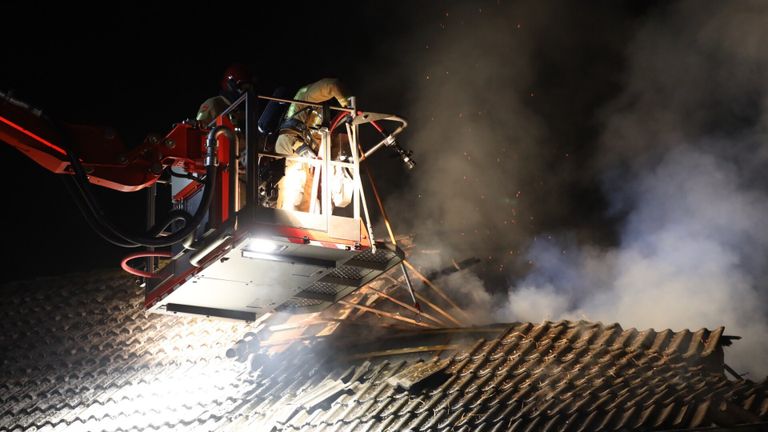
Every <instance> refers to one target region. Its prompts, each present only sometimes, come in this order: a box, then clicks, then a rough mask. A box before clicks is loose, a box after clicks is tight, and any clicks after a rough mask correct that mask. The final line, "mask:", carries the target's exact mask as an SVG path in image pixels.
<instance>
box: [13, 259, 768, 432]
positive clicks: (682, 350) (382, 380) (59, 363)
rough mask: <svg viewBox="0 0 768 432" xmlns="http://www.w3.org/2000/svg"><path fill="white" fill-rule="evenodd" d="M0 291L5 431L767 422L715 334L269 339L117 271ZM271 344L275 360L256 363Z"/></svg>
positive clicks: (529, 332) (543, 330)
mask: <svg viewBox="0 0 768 432" xmlns="http://www.w3.org/2000/svg"><path fill="white" fill-rule="evenodd" d="M3 290H4V294H5V301H4V302H3V305H2V314H3V320H2V324H1V325H2V332H0V343H1V344H2V353H3V355H2V367H1V368H0V377H1V378H0V431H31V430H64V429H83V430H146V429H153V430H163V429H168V430H178V429H185V430H241V429H244V430H256V429H258V430H270V429H271V430H276V431H293V430H334V431H336V430H350V431H351V430H420V431H443V430H467V431H469V430H472V431H477V430H488V431H490V430H515V431H517V430H520V431H537V430H568V431H579V430H583V431H600V430H638V429H640V430H666V429H686V428H696V427H704V426H718V427H731V426H734V425H738V424H751V425H754V426H753V427H754V429H753V430H759V428H760V427H765V426H766V423H768V381H765V382H763V383H754V382H751V381H748V380H742V379H738V378H737V377H728V376H727V375H726V374H725V372H724V367H725V363H724V360H723V346H724V345H728V344H729V343H730V342H731V338H730V337H728V336H725V335H724V334H723V332H724V329H723V328H718V329H713V330H707V329H701V330H697V331H688V330H683V331H677V332H675V331H671V330H663V331H654V330H645V331H639V330H636V329H623V328H622V327H621V326H620V325H618V324H610V325H607V324H601V323H591V322H569V321H560V322H548V321H546V322H543V323H539V324H532V323H513V324H503V325H493V326H484V327H468V328H454V329H426V328H425V329H419V328H417V329H414V330H408V331H405V330H399V331H393V330H387V329H378V330H375V329H374V328H373V327H370V326H367V325H344V324H341V325H339V326H338V328H337V329H336V331H334V332H332V333H331V334H330V335H329V336H311V337H304V338H298V337H297V338H293V339H292V342H287V341H282V342H275V341H273V340H272V339H264V337H263V336H262V335H263V332H261V331H259V330H260V329H263V328H264V326H263V324H260V323H252V324H246V323H239V322H231V321H219V320H209V319H200V318H187V317H181V316H158V315H146V314H145V313H144V312H143V310H142V308H141V298H142V295H143V293H142V291H141V289H140V288H138V287H136V286H135V285H134V284H133V281H132V280H131V279H130V278H128V277H125V276H122V275H117V274H115V273H112V272H98V273H90V274H85V275H75V276H72V277H66V278H49V279H38V280H34V281H27V282H18V283H13V284H9V285H6V286H4V287H3ZM739 343H748V342H747V341H741V342H739ZM272 344H282V345H280V348H281V349H280V350H272V351H271V352H267V350H266V349H267V348H269V347H270V346H276V345H272ZM227 354H229V357H228V356H227ZM739 430H742V429H739ZM745 430H749V429H745Z"/></svg>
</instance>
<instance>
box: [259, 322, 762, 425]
mask: <svg viewBox="0 0 768 432" xmlns="http://www.w3.org/2000/svg"><path fill="white" fill-rule="evenodd" d="M481 330H486V331H487V332H488V333H490V336H489V335H488V334H486V337H482V338H477V339H476V340H475V342H474V344H473V345H471V346H466V345H465V346H463V347H462V348H461V349H456V350H453V349H451V350H444V349H443V347H445V346H450V344H446V343H445V342H446V341H448V340H450V339H453V338H458V337H459V336H461V337H462V339H463V340H467V338H466V336H467V335H468V334H470V335H471V334H479V332H480V331H481ZM493 331H495V334H492V333H493ZM436 336H443V338H444V339H445V341H442V342H440V341H438V340H436V338H435V337H436ZM397 339H398V343H399V344H400V345H401V347H402V348H401V350H399V351H398V352H397V353H394V354H393V355H391V356H383V355H382V351H378V352H375V353H371V354H372V357H371V360H369V362H370V363H368V362H367V363H364V364H363V366H361V367H365V373H362V374H359V376H360V378H359V380H358V381H357V382H352V383H347V384H344V388H345V389H346V391H344V392H339V393H337V394H336V399H335V400H333V401H330V400H327V401H326V402H327V403H328V402H330V406H329V407H328V408H327V409H326V408H318V407H310V406H308V405H302V404H301V403H294V404H293V405H294V409H293V412H292V415H291V416H290V418H289V419H285V418H282V419H275V418H273V417H272V415H271V414H270V413H271V412H272V411H273V405H272V404H278V405H279V404H282V403H284V402H287V401H294V400H295V399H294V398H299V396H298V393H296V394H294V393H293V392H292V391H290V390H287V389H286V390H284V391H280V392H279V396H278V395H275V391H276V390H277V389H279V388H280V386H279V384H278V383H279V382H281V381H283V379H281V375H280V374H279V373H267V374H266V375H265V376H264V377H263V378H262V379H261V381H260V386H261V387H262V388H263V389H264V392H265V393H263V395H264V398H263V399H264V400H263V402H262V404H260V405H259V408H258V410H257V411H256V412H255V413H252V414H253V415H255V416H257V417H261V418H263V421H265V422H266V423H267V424H270V425H272V426H274V427H275V429H277V430H329V431H330V430H420V431H442V430H466V431H486V430H488V431H490V430H512V431H518V430H519V431H537V430H558V431H560V430H567V431H603V430H605V431H608V430H664V429H686V428H696V427H702V426H722V427H731V426H735V425H737V424H754V425H760V424H761V422H765V421H766V420H768V384H767V383H765V382H764V383H762V384H755V383H752V382H749V381H730V380H728V379H727V378H726V376H725V375H724V373H723V351H722V345H721V341H722V340H723V329H722V328H719V329H716V330H714V331H710V330H705V329H702V330H698V331H695V332H691V331H688V330H685V331H680V332H673V331H671V330H664V331H659V332H657V331H654V330H646V331H638V330H636V329H628V330H624V329H622V328H621V326H619V325H618V324H612V325H603V324H600V323H587V322H578V323H575V322H567V321H562V322H554V323H553V322H544V323H541V324H538V325H534V324H530V323H518V324H512V325H508V326H504V327H491V328H486V329H457V330H451V331H445V330H443V331H427V332H419V333H413V334H411V335H410V336H403V337H399V338H397ZM426 339H430V340H432V341H433V344H432V345H424V343H423V342H424V340H426ZM408 346H410V347H412V348H413V351H411V352H407V350H406V347H408ZM430 346H433V347H435V350H434V351H431V352H430V350H429V349H428V348H429V347H430ZM321 349H323V348H321V347H315V351H317V350H321ZM310 350H311V349H310V348H309V347H307V346H299V345H296V346H294V347H291V349H289V350H287V351H286V352H284V353H283V354H281V355H280V356H278V357H275V358H274V359H273V360H272V361H278V362H281V363H282V362H284V361H290V359H293V361H295V362H296V363H297V364H296V365H295V367H287V370H288V371H294V370H303V369H304V368H306V367H307V366H302V365H300V364H298V363H301V358H302V357H303V354H302V353H304V352H307V351H310ZM336 351H337V352H341V351H343V350H339V349H337V350H336ZM361 356H364V354H363V353H360V352H358V353H356V354H355V355H354V356H353V357H354V358H360V357H361ZM414 356H416V357H414ZM278 358H281V359H283V360H277V359H278ZM253 365H254V367H255V368H256V371H257V372H258V373H261V372H262V371H264V370H266V369H265V368H268V365H267V363H263V362H260V361H256V362H254V364H253ZM338 367H339V369H341V368H342V367H343V366H342V365H341V364H340V365H339V366H338ZM299 376H303V375H302V374H299ZM298 380H299V381H302V378H298ZM310 381H311V380H310V379H309V378H307V381H306V382H307V383H309V382H310ZM297 388H299V389H302V391H309V392H313V391H314V390H313V386H312V385H307V386H306V387H304V386H303V385H301V384H297ZM276 406H277V405H276ZM262 416H263V417H262ZM762 426H764V425H761V426H760V427H762ZM756 427H757V426H756ZM344 428H348V429H344Z"/></svg>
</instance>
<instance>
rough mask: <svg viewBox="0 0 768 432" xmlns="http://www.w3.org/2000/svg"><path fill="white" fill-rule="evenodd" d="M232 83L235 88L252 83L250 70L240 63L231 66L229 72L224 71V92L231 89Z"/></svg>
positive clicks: (222, 84) (222, 82) (222, 86)
mask: <svg viewBox="0 0 768 432" xmlns="http://www.w3.org/2000/svg"><path fill="white" fill-rule="evenodd" d="M230 82H233V84H234V85H235V87H240V86H242V85H243V84H247V83H250V82H251V75H250V74H249V73H248V69H247V68H246V67H245V66H243V65H242V64H240V63H234V64H232V65H230V66H229V67H228V68H227V70H225V71H224V76H223V77H222V78H221V88H222V90H227V89H229V87H230V84H229V83H230Z"/></svg>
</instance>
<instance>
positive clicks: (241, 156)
mask: <svg viewBox="0 0 768 432" xmlns="http://www.w3.org/2000/svg"><path fill="white" fill-rule="evenodd" d="M252 85H253V84H252V81H251V75H250V74H249V73H248V69H247V68H246V67H245V66H243V65H242V64H240V63H234V64H232V65H230V66H229V67H227V69H226V70H225V71H224V76H223V77H222V78H221V89H220V90H219V94H218V95H216V96H213V97H211V98H208V99H207V100H206V101H205V102H203V103H202V105H200V108H199V109H198V110H197V115H196V116H195V119H196V120H197V121H199V122H200V123H201V124H202V125H203V126H208V125H209V124H211V122H212V121H213V120H214V119H216V117H218V116H219V114H221V113H223V112H224V111H225V110H226V109H227V108H229V107H230V105H232V104H233V103H234V102H235V101H236V100H237V99H238V98H239V97H240V96H241V95H242V93H243V92H245V91H247V90H249V89H250V88H251V86H252ZM229 119H230V120H231V121H232V124H233V125H234V126H235V133H236V136H237V142H238V144H237V149H238V155H237V157H238V160H239V161H240V163H239V164H238V183H237V187H238V189H237V190H238V193H237V194H236V195H235V197H236V198H237V201H236V205H235V208H236V209H237V210H240V209H241V208H243V207H244V206H245V195H246V194H245V192H246V170H245V139H244V138H243V136H242V135H243V133H242V128H243V121H244V119H243V110H242V109H237V110H235V111H234V112H232V113H230V114H229Z"/></svg>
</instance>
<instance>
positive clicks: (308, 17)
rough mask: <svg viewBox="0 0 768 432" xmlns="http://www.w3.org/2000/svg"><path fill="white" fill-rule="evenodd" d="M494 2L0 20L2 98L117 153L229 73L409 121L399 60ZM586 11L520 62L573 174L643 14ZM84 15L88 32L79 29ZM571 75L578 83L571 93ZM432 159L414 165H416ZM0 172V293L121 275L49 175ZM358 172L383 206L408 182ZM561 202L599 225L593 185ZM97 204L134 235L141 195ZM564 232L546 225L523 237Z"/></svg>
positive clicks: (635, 8)
mask: <svg viewBox="0 0 768 432" xmlns="http://www.w3.org/2000/svg"><path fill="white" fill-rule="evenodd" d="M390 3H392V4H390ZM496 3H497V2H495V1H490V2H465V3H462V2H397V3H395V2H373V3H372V2H362V1H361V2H332V3H328V4H323V3H318V2H315V3H311V4H309V3H308V4H301V3H299V4H296V3H286V2H275V3H271V4H266V3H264V2H253V3H251V4H249V5H248V9H255V11H254V12H246V11H244V10H240V9H239V8H238V7H237V6H235V5H230V4H216V5H214V4H210V5H197V6H195V7H194V8H192V7H191V6H184V7H181V8H179V9H178V10H177V11H173V12H167V11H166V12H159V11H157V10H153V9H143V10H138V9H136V8H132V7H127V6H124V7H122V8H120V7H118V8H117V9H114V10H98V9H97V10H89V11H87V12H86V11H80V10H76V9H72V8H69V7H68V8H66V9H61V10H55V9H52V8H51V7H49V6H41V5H32V6H30V5H28V4H24V5H7V6H4V8H5V9H6V14H5V16H4V21H5V24H4V26H3V29H2V30H1V31H2V38H3V41H4V43H3V61H2V64H3V66H2V68H0V90H2V91H12V92H13V93H12V94H13V96H14V97H15V98H17V99H21V100H23V101H26V102H28V103H30V104H32V105H34V106H36V107H38V108H41V109H43V111H44V112H45V113H46V114H47V115H48V116H50V117H51V118H55V119H57V120H61V121H67V122H71V123H83V124H99V125H107V126H111V127H113V128H114V129H115V130H116V131H117V132H118V134H119V135H120V136H121V137H122V138H123V140H124V141H125V142H126V143H127V144H128V145H129V146H134V145H137V144H138V143H140V142H141V139H142V138H143V137H144V136H145V135H146V134H148V133H152V132H154V133H161V134H164V133H166V132H168V131H169V130H170V128H171V125H172V124H173V123H175V122H178V121H181V120H183V119H185V118H190V117H193V116H194V114H195V112H196V110H197V108H198V107H199V105H200V103H201V102H202V101H203V100H205V99H206V98H208V97H210V96H212V95H214V94H216V92H217V91H218V83H219V81H220V79H221V74H222V72H223V70H224V69H225V68H226V67H227V66H228V65H229V64H231V63H233V62H241V63H244V64H246V65H248V66H249V67H250V68H251V69H252V71H253V73H254V74H255V75H256V76H257V82H256V88H257V90H258V92H259V93H261V94H268V93H271V92H272V90H273V89H274V88H275V87H276V86H277V85H287V86H290V87H294V88H298V87H300V86H301V85H304V84H306V83H308V82H312V81H314V80H316V79H319V78H322V77H326V76H330V77H338V78H340V79H341V80H342V81H344V82H345V83H346V84H347V86H348V87H349V88H351V89H353V90H354V91H353V93H354V94H355V95H356V96H358V97H359V98H360V100H361V101H364V105H365V106H364V107H365V108H368V109H371V110H374V111H380V112H393V113H398V114H402V115H404V116H406V117H407V116H408V114H409V106H408V103H407V100H408V94H407V93H408V92H409V91H413V89H409V88H407V87H405V86H400V85H399V83H398V80H399V79H401V78H402V76H400V75H398V73H400V72H401V71H402V70H403V68H404V67H406V66H411V65H404V64H402V62H403V59H404V58H406V57H404V56H403V54H402V52H403V51H409V50H410V51H409V52H411V51H413V49H412V48H413V47H416V46H421V45H423V44H424V41H425V40H433V41H434V40H437V41H439V35H440V33H439V32H440V31H441V28H440V21H441V19H444V16H445V12H444V11H445V10H447V9H448V8H451V10H456V9H457V8H458V9H459V10H461V8H462V7H465V8H467V9H474V8H476V7H487V8H489V9H490V8H492V7H493V6H494V5H495V4H496ZM590 7H591V8H593V10H590V8H588V7H587V6H586V5H585V7H584V8H583V9H580V8H575V7H569V8H568V10H569V11H570V12H573V13H577V14H580V16H578V17H576V18H574V17H570V18H569V20H568V21H569V22H578V21H579V19H581V18H583V19H584V20H585V22H586V24H587V25H584V26H583V27H580V28H578V29H574V36H573V37H572V38H571V40H570V41H569V46H567V47H565V48H567V50H568V52H569V53H570V54H568V55H562V56H561V55H560V54H558V52H559V51H558V50H557V49H552V48H553V44H562V41H560V40H558V41H553V40H548V39H547V38H546V37H543V38H541V40H540V41H538V42H537V45H536V47H535V49H534V51H533V55H535V56H538V57H540V58H537V59H536V61H535V62H534V64H536V65H537V68H538V70H536V71H535V73H536V76H537V79H536V80H537V86H536V87H537V89H538V90H537V97H536V98H535V99H534V98H532V99H531V101H530V102H529V103H530V105H531V106H530V108H531V109H532V110H534V111H535V112H536V113H537V114H539V115H541V116H542V117H543V118H545V119H551V120H552V122H551V123H552V124H551V125H550V130H551V133H552V135H551V139H553V140H562V142H563V145H565V146H569V147H567V148H571V149H573V150H576V151H574V152H573V154H574V155H577V156H576V157H573V158H571V159H570V160H569V161H567V162H566V163H568V164H571V166H570V168H571V169H573V168H574V167H578V166H579V164H582V163H586V159H587V158H589V157H590V151H589V143H590V142H591V141H592V140H593V139H594V133H595V130H594V128H593V126H592V121H591V120H592V117H593V116H594V110H595V107H597V106H598V105H599V104H600V103H602V102H604V101H605V100H608V99H609V98H611V97H612V96H614V95H615V93H616V92H617V91H618V88H619V85H618V77H619V75H620V72H621V68H622V64H623V63H622V62H623V58H622V56H621V54H620V52H621V50H620V48H621V47H622V44H623V41H625V40H626V38H627V37H628V34H629V32H630V31H631V29H632V28H633V25H634V23H635V22H636V21H637V19H638V18H640V17H642V16H643V14H645V13H646V12H647V10H648V9H651V8H652V6H650V5H649V4H648V3H647V2H625V3H622V4H616V2H596V3H593V4H591V5H590ZM606 10H609V13H605V11H606ZM593 12H596V13H593ZM92 14H94V15H95V17H93V18H88V17H89V16H91V15H92ZM596 16H597V17H598V18H599V17H610V22H609V21H607V20H602V19H595V20H593V19H592V18H594V17H596ZM552 25H553V26H557V25H558V23H555V22H553V23H552ZM466 36H467V37H471V34H467V35H466ZM558 48H561V47H558ZM407 58H409V59H412V58H413V57H412V56H408V57H407ZM409 61H410V60H409ZM585 75H591V79H590V80H589V81H584V80H582V78H583V77H584V76H585ZM596 83H597V84H596ZM424 85H425V86H428V85H430V84H429V83H424ZM446 127H451V125H450V124H446ZM417 128H419V125H418V124H412V125H411V129H410V130H409V131H407V132H406V134H405V135H404V136H403V138H402V142H403V144H404V145H405V146H406V147H407V146H408V136H409V134H412V133H413V131H414V130H417ZM579 150H580V151H579ZM434 156H435V155H430V154H427V155H424V154H417V155H416V159H417V161H418V160H419V158H426V157H434ZM0 158H1V160H2V161H3V176H2V177H3V179H4V182H3V185H2V188H3V194H2V197H3V198H2V199H3V203H2V211H0V214H2V216H1V219H0V227H2V236H3V247H4V258H2V265H0V269H2V271H1V272H0V280H2V281H8V280H16V279H28V278H33V277H37V276H41V275H55V274H64V273H70V272H76V271H83V270H88V269H95V268H108V267H115V268H116V267H117V266H118V265H119V260H120V258H121V257H122V256H123V255H124V254H125V253H126V251H125V250H122V249H120V248H117V247H114V246H112V245H110V244H108V243H107V242H105V241H104V240H102V239H101V238H99V237H98V236H97V235H96V234H95V233H93V232H92V231H91V230H90V228H89V227H88V226H87V224H86V222H85V220H84V219H83V218H82V216H81V215H80V213H79V212H78V210H77V208H76V207H75V205H74V203H73V202H72V201H71V199H70V197H69V195H68V194H67V192H66V190H65V189H64V187H63V184H62V181H61V179H60V178H59V177H58V176H56V175H53V174H51V173H49V172H47V171H45V170H44V169H43V168H41V167H40V166H38V165H37V164H35V163H34V162H33V161H31V160H29V159H28V158H26V157H24V156H22V155H21V154H20V153H18V152H17V151H15V150H14V149H12V148H11V147H10V146H0ZM372 166H373V167H374V169H375V171H376V173H377V174H378V175H379V178H383V179H384V180H379V183H380V184H381V186H382V188H383V189H384V192H385V194H390V193H392V192H393V191H403V190H407V188H408V184H409V181H410V178H411V177H410V176H413V175H418V169H417V171H414V172H407V171H405V170H404V169H403V168H402V166H400V164H399V163H398V162H397V161H395V160H393V159H391V158H389V157H386V156H380V157H379V158H378V159H376V160H374V161H372ZM573 192H574V194H575V195H574V196H577V197H578V199H577V200H574V202H578V204H575V205H574V206H573V212H572V213H571V215H572V216H574V217H575V218H576V219H578V220H581V221H586V222H585V223H592V224H596V225H599V224H601V223H603V222H604V221H603V220H602V219H601V218H600V216H599V215H600V214H601V212H600V210H601V209H602V206H603V203H604V200H603V198H602V196H601V194H600V192H599V190H598V188H597V186H596V185H592V184H586V185H578V186H574V191H573ZM100 198H101V199H103V201H104V203H105V207H106V208H107V209H108V211H109V214H110V215H112V216H113V218H114V219H115V220H116V222H117V223H118V224H119V225H121V226H126V227H135V226H137V224H140V223H143V222H142V221H143V220H144V200H145V196H144V194H143V193H134V194H124V193H118V192H114V191H109V190H104V191H101V192H100ZM568 223H569V222H567V221H563V220H559V219H553V220H548V221H546V220H545V221H542V222H541V225H540V226H538V227H536V229H537V230H540V231H545V230H548V229H551V228H552V227H557V226H558V225H560V224H568ZM448 235H450V234H448ZM606 237H607V238H610V230H607V231H606ZM497 264H498V263H497Z"/></svg>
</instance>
